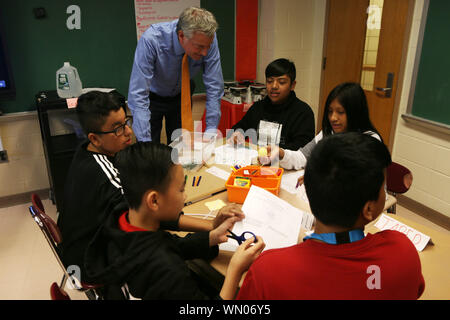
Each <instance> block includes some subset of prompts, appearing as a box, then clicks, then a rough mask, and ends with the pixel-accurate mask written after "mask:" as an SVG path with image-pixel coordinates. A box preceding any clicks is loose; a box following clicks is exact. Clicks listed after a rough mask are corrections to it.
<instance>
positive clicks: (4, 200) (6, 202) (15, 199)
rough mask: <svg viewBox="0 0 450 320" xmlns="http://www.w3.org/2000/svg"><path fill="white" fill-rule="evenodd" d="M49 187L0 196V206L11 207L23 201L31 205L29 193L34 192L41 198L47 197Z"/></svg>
mask: <svg viewBox="0 0 450 320" xmlns="http://www.w3.org/2000/svg"><path fill="white" fill-rule="evenodd" d="M49 191H50V189H41V190H34V191H30V192H25V193H19V194H14V195H10V196H5V197H0V208H7V207H13V206H17V205H21V204H24V203H29V204H30V205H31V194H32V193H36V194H37V195H38V196H39V197H40V198H41V199H48V198H49V197H48V196H49Z"/></svg>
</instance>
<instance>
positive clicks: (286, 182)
mask: <svg viewBox="0 0 450 320" xmlns="http://www.w3.org/2000/svg"><path fill="white" fill-rule="evenodd" d="M304 173H305V170H299V171H294V172H286V171H285V172H284V173H283V176H282V177H281V188H282V189H284V190H286V191H287V192H289V193H293V194H295V193H297V192H298V188H296V186H297V181H298V178H300V177H301V176H303V174H304Z"/></svg>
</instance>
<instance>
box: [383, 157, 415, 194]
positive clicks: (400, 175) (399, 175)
mask: <svg viewBox="0 0 450 320" xmlns="http://www.w3.org/2000/svg"><path fill="white" fill-rule="evenodd" d="M412 181H413V176H412V173H411V171H410V170H409V169H408V168H406V167H404V166H402V165H401V164H399V163H396V162H392V163H391V164H390V165H389V166H388V167H387V173H386V189H387V191H390V192H395V193H405V192H406V191H408V190H409V188H410V187H411V184H412Z"/></svg>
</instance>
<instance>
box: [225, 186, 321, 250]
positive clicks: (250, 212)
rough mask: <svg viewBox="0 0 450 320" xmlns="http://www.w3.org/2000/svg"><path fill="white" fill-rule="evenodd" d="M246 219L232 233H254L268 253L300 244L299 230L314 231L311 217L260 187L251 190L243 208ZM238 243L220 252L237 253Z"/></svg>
mask: <svg viewBox="0 0 450 320" xmlns="http://www.w3.org/2000/svg"><path fill="white" fill-rule="evenodd" d="M242 211H243V212H244V214H245V219H244V220H242V221H238V222H236V223H235V225H234V227H233V232H234V233H235V234H237V235H241V234H242V233H243V232H244V231H251V232H253V233H254V234H255V235H257V236H261V237H262V238H263V240H264V242H265V244H266V247H265V250H267V249H275V248H283V247H288V246H291V245H295V244H297V242H298V237H299V233H300V226H303V227H304V228H306V229H307V230H309V229H311V225H312V221H311V217H312V215H311V214H309V213H307V212H304V211H302V210H300V209H298V208H295V207H293V206H292V205H290V204H289V203H287V202H286V201H284V200H282V199H280V198H278V197H277V196H275V195H274V194H272V193H270V192H269V191H266V190H264V189H262V188H260V187H257V186H254V185H253V186H251V187H250V190H249V192H248V194H247V197H246V198H245V202H244V204H243V206H242ZM237 247H238V243H237V241H236V240H234V239H229V240H228V241H227V242H226V243H224V244H221V245H220V247H219V248H220V250H227V251H235V250H236V248H237Z"/></svg>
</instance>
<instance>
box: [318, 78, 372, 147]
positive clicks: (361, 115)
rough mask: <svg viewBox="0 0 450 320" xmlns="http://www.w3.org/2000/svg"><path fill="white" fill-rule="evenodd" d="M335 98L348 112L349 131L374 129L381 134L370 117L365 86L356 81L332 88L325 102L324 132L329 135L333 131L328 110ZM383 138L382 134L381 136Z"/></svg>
mask: <svg viewBox="0 0 450 320" xmlns="http://www.w3.org/2000/svg"><path fill="white" fill-rule="evenodd" d="M335 99H337V101H338V102H339V103H340V104H341V105H342V107H344V109H345V112H346V114H347V132H352V131H355V132H361V133H363V132H366V131H373V132H375V133H377V134H378V135H380V134H379V133H378V131H377V129H375V127H374V126H373V124H372V122H371V121H370V117H369V107H368V105H367V98H366V95H365V93H364V90H363V88H361V86H360V85H359V84H358V83H355V82H344V83H341V84H340V85H338V86H336V87H335V88H334V89H333V90H331V92H330V94H329V95H328V97H327V100H326V102H325V109H324V111H323V119H322V132H323V135H324V136H328V135H330V134H331V133H332V132H333V129H332V127H331V124H330V121H329V120H328V110H329V108H330V104H331V102H333V101H334V100H335ZM380 138H381V136H380Z"/></svg>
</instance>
